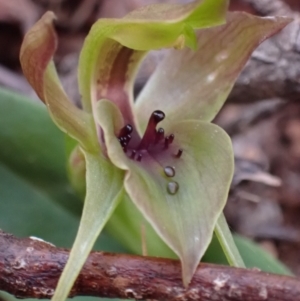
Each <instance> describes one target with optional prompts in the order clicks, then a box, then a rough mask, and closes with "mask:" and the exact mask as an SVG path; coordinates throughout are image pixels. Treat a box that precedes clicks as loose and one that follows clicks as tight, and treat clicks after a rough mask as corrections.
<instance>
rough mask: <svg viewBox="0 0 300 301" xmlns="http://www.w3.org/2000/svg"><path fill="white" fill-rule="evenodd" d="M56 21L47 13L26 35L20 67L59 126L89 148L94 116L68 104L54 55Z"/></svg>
mask: <svg viewBox="0 0 300 301" xmlns="http://www.w3.org/2000/svg"><path fill="white" fill-rule="evenodd" d="M54 20H55V16H54V14H53V13H52V12H47V13H45V14H44V15H43V17H42V18H41V19H40V20H39V21H38V22H37V23H36V24H35V25H34V26H33V27H32V28H31V29H30V31H29V32H28V33H27V34H26V35H25V38H24V41H23V44H22V47H21V51H20V61H21V66H22V69H23V73H24V75H25V77H26V78H27V80H28V81H29V83H30V84H31V86H32V87H33V89H34V90H35V92H36V93H37V95H38V96H39V98H40V99H41V100H42V101H43V102H44V103H45V104H46V105H47V108H48V110H49V112H50V114H51V117H52V119H53V120H54V122H55V123H56V124H57V125H58V127H60V128H61V129H62V130H63V131H64V132H66V133H67V134H69V135H70V136H72V137H74V138H75V139H77V140H78V141H80V142H81V144H82V146H85V147H86V148H89V147H91V146H92V145H93V143H94V140H95V138H93V135H94V133H93V131H92V129H93V119H92V116H91V115H90V114H87V113H86V112H84V111H82V110H80V109H78V108H77V107H76V106H75V105H74V104H72V102H70V101H69V99H68V97H67V95H66V93H65V92H64V90H63V88H62V86H61V84H60V82H59V79H58V76H57V73H56V70H55V67H54V63H53V55H54V53H55V51H56V48H57V35H56V32H55V29H54V26H53V22H54ZM88 125H90V126H88Z"/></svg>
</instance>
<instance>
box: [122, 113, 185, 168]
mask: <svg viewBox="0 0 300 301" xmlns="http://www.w3.org/2000/svg"><path fill="white" fill-rule="evenodd" d="M164 118H165V114H164V112H162V111H159V110H156V111H154V112H153V113H152V114H151V116H150V118H149V121H148V125H147V128H146V131H145V134H144V136H143V137H142V139H141V141H140V143H138V144H137V146H135V147H132V146H131V147H130V141H131V134H132V132H133V127H132V125H130V124H127V125H125V126H124V127H123V128H122V129H121V130H120V133H119V135H118V140H119V142H120V144H121V146H122V147H123V150H124V152H125V153H127V155H128V157H129V158H131V159H132V160H136V161H139V162H140V161H142V158H143V153H144V152H150V153H151V152H152V151H154V152H157V151H159V152H160V151H165V150H167V149H168V148H169V146H170V144H172V142H173V141H174V138H175V136H174V134H170V135H169V136H165V130H164V129H163V128H159V129H158V130H156V126H157V125H158V123H159V122H161V121H162V120H164ZM173 155H175V157H176V158H180V157H181V155H182V149H179V150H178V153H177V154H174V153H173Z"/></svg>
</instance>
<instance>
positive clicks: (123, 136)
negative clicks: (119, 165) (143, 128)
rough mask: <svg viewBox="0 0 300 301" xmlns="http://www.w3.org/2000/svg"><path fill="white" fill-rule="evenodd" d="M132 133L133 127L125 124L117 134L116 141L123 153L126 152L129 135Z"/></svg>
mask: <svg viewBox="0 0 300 301" xmlns="http://www.w3.org/2000/svg"><path fill="white" fill-rule="evenodd" d="M132 131H133V127H132V125H130V124H126V125H125V126H124V127H123V128H122V129H121V130H120V133H119V136H118V139H119V141H120V144H121V145H122V147H123V150H124V152H125V153H126V152H127V145H128V143H129V142H130V140H131V135H130V134H131V133H132Z"/></svg>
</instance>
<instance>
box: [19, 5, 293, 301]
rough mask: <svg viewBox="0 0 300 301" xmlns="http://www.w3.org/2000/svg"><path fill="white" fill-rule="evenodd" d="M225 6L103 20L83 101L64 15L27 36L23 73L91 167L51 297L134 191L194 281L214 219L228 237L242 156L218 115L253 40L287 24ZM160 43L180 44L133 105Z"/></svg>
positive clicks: (86, 62) (96, 28)
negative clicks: (69, 86)
mask: <svg viewBox="0 0 300 301" xmlns="http://www.w3.org/2000/svg"><path fill="white" fill-rule="evenodd" d="M227 6H228V1H227V0H202V1H201V0H200V1H195V2H191V3H189V4H185V5H179V4H178V5H171V4H157V5H151V6H146V7H142V8H141V9H138V10H136V11H134V12H132V13H130V14H129V15H127V16H125V17H124V18H123V19H100V20H99V21H98V22H96V23H95V24H94V25H93V27H92V29H91V31H90V33H89V35H88V36H87V38H86V40H85V42H84V45H83V49H82V52H81V55H80V60H79V67H78V83H79V91H80V94H81V96H82V109H80V108H77V107H76V106H75V105H74V104H73V103H72V102H71V101H69V99H68V97H67V95H66V94H65V92H64V90H63V88H62V86H61V84H60V82H59V79H58V76H57V73H56V70H55V66H54V63H53V55H54V53H55V51H56V48H57V35H56V33H55V29H54V26H53V21H54V20H55V16H54V14H53V13H52V12H47V13H46V14H45V15H44V16H43V17H42V18H41V19H40V20H39V21H38V22H37V23H36V24H35V25H34V27H33V28H32V29H31V30H30V31H29V32H28V33H27V34H26V36H25V39H24V42H23V45H22V49H21V55H20V59H21V64H22V68H23V71H24V74H25V76H26V78H27V79H28V81H29V82H30V84H31V85H32V87H33V88H34V89H35V91H36V93H37V95H38V96H39V97H40V99H41V100H42V101H43V102H44V103H45V104H46V106H47V108H48V110H49V113H50V115H51V117H52V118H53V120H54V122H55V123H56V124H57V126H58V127H60V129H61V130H63V131H64V132H65V133H67V134H68V135H70V136H71V137H72V138H74V139H76V140H77V141H78V145H79V148H78V149H80V152H82V153H83V154H84V158H85V165H86V198H85V203H84V209H83V213H82V218H81V222H80V227H79V230H78V234H77V237H76V240H75V243H74V245H73V248H72V251H71V253H70V257H69V260H68V263H67V265H66V267H65V269H64V271H63V273H62V276H61V278H60V281H59V283H58V287H57V290H56V292H55V294H54V297H53V300H57V301H58V300H59V301H62V300H64V299H65V298H66V297H67V296H68V294H69V292H70V290H71V288H72V285H73V283H74V281H75V280H76V277H77V275H78V273H79V272H80V269H81V268H82V266H83V264H84V262H85V260H86V258H87V256H88V254H89V252H90V251H91V249H92V247H93V244H94V242H95V240H96V238H97V237H98V235H99V234H100V232H101V230H102V228H103V227H104V225H105V223H106V222H107V220H108V219H109V218H110V216H111V215H112V213H113V211H114V209H115V208H116V207H117V206H118V204H119V202H122V199H124V197H126V198H129V199H130V200H131V201H132V202H133V203H134V205H135V206H136V207H137V208H138V209H139V211H140V212H141V213H142V215H143V216H144V218H145V219H146V220H147V221H148V222H149V224H150V225H151V226H152V227H153V229H154V230H155V231H156V233H157V234H158V235H159V236H160V237H161V239H162V240H163V241H164V242H165V243H166V244H167V245H168V246H169V247H170V248H171V249H172V250H173V252H174V253H175V254H177V256H178V257H179V258H180V260H181V263H182V276H183V283H184V284H185V285H188V283H189V282H190V280H191V278H192V276H193V273H194V272H195V269H196V267H197V265H198V263H199V261H200V259H201V257H202V256H203V254H204V252H205V250H206V249H207V247H208V245H209V243H210V241H211V238H212V235H213V231H214V229H215V227H217V229H219V234H220V233H222V229H221V228H222V227H220V225H219V224H217V221H218V219H219V218H220V216H221V213H222V210H223V208H224V206H225V202H226V199H227V195H228V191H229V186H230V182H231V178H232V174H233V152H232V148H231V142H230V139H229V137H228V136H227V134H226V133H225V132H224V131H223V130H222V129H221V128H219V127H218V126H217V125H214V124H212V123H211V121H212V119H213V118H214V117H215V115H216V114H217V113H218V111H219V110H220V108H221V107H222V105H223V103H224V101H225V100H226V98H227V96H228V94H229V92H230V90H231V88H232V86H233V84H234V81H235V80H236V78H237V76H238V74H239V73H240V71H241V70H242V68H243V66H244V65H245V63H246V61H247V59H248V57H249V56H250V54H251V52H252V51H253V50H254V48H255V47H256V46H258V44H259V43H260V42H262V41H263V40H264V39H266V38H267V37H269V36H270V35H272V34H274V33H275V32H277V31H278V30H280V29H281V28H283V27H284V26H285V25H286V24H287V23H288V22H289V20H288V19H286V18H280V17H278V18H259V17H254V16H251V15H248V14H246V13H230V14H227V12H226V11H227ZM225 23H226V24H225ZM222 24H224V25H222ZM204 28H205V29H204ZM161 48H173V49H172V50H170V51H169V52H168V53H167V54H166V57H165V58H164V60H163V62H162V63H161V64H160V65H159V66H158V67H157V69H156V70H155V72H154V73H153V75H152V76H151V78H150V79H149V81H148V82H147V84H146V86H145V87H144V89H143V91H142V92H141V93H140V95H139V97H138V99H136V101H135V102H134V101H133V84H134V78H135V74H136V72H137V68H138V66H139V64H140V63H141V61H142V59H143V58H144V57H145V55H146V53H147V52H148V51H149V50H156V49H161ZM78 149H77V151H78ZM221 236H222V235H221ZM221 236H220V237H221Z"/></svg>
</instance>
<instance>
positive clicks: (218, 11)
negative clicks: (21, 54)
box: [78, 0, 228, 124]
mask: <svg viewBox="0 0 300 301" xmlns="http://www.w3.org/2000/svg"><path fill="white" fill-rule="evenodd" d="M227 5H228V0H202V1H195V2H192V3H189V4H184V5H174V4H155V5H151V6H146V7H143V8H141V9H138V10H136V11H134V12H132V13H130V14H129V15H127V16H126V17H125V18H123V19H100V20H99V21H98V22H96V23H95V24H94V25H93V27H92V29H91V31H90V33H89V35H88V36H87V38H86V40H85V42H84V46H83V49H82V52H81V55H80V60H79V75H78V77H79V80H78V82H79V88H80V93H81V95H82V102H83V108H84V109H85V110H86V111H87V112H91V111H92V107H93V106H95V105H96V102H97V101H98V100H99V99H103V98H105V99H109V100H111V101H113V102H114V103H115V104H116V105H117V106H118V107H119V109H120V110H121V112H122V114H123V116H124V118H125V121H126V122H127V123H131V124H133V115H132V107H131V106H132V103H133V102H132V98H133V97H132V93H133V89H132V84H133V81H134V77H135V74H136V69H137V67H138V65H139V63H140V62H141V60H142V58H143V57H144V55H145V52H146V51H149V50H152V49H160V48H165V47H175V48H182V47H184V46H185V45H186V46H189V47H192V48H195V47H196V42H197V41H196V37H195V33H194V28H202V27H207V26H215V25H219V24H223V23H224V21H225V13H226V9H227Z"/></svg>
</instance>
